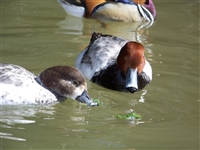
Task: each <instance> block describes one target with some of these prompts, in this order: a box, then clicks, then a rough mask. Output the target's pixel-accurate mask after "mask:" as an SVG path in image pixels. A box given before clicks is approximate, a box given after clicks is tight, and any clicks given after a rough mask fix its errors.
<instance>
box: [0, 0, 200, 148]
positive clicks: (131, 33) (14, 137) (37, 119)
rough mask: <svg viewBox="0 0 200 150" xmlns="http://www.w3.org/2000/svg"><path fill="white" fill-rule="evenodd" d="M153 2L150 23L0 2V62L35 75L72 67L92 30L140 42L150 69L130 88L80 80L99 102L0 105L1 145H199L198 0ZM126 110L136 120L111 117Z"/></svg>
mask: <svg viewBox="0 0 200 150" xmlns="http://www.w3.org/2000/svg"><path fill="white" fill-rule="evenodd" d="M154 3H155V5H156V8H157V14H158V16H157V21H156V22H155V23H154V24H153V25H152V26H149V25H148V24H141V23H121V22H120V23H119V22H102V21H97V20H92V19H83V18H76V17H72V16H69V15H66V14H65V12H64V10H63V9H62V7H61V6H60V5H59V3H58V2H57V1H54V0H49V1H48V2H47V1H29V0H15V1H10V0H1V50H0V54H1V56H0V60H1V62H4V63H12V64H17V65H20V66H23V67H25V68H26V69H28V70H30V71H31V72H33V73H34V74H36V75H37V74H39V73H40V72H41V71H42V70H44V69H45V68H48V67H50V66H55V65H71V66H74V60H75V59H76V57H77V55H78V54H79V53H80V52H81V51H82V50H83V49H84V48H85V47H86V46H87V44H88V43H89V40H90V37H91V33H92V32H94V31H95V32H101V33H105V34H112V35H116V36H120V37H123V38H126V39H129V40H136V41H139V42H141V43H142V44H143V45H144V46H145V56H146V58H147V59H148V61H149V62H150V64H151V66H152V68H153V81H152V83H151V84H150V85H148V86H147V87H146V88H145V89H144V90H142V91H141V92H138V93H135V94H130V93H122V92H116V91H111V90H108V89H105V88H103V87H100V86H98V85H95V84H93V83H91V82H90V81H87V82H88V90H89V93H90V96H91V97H93V98H98V99H100V101H101V102H102V104H101V105H100V106H99V107H91V108H90V107H88V106H85V105H81V104H79V103H77V102H75V101H72V100H70V99H68V100H67V101H65V102H64V103H61V104H56V105H49V106H41V105H28V106H24V105H21V106H1V118H0V122H1V124H0V127H1V131H0V141H1V142H0V145H1V146H0V147H1V149H81V148H82V149H198V148H199V101H200V99H199V1H197V0H191V1H164V0H160V1H158V0H157V1H156V0H155V2H154ZM0 88H3V87H0ZM130 110H133V111H135V112H136V113H138V114H140V115H141V116H142V119H141V120H139V121H138V122H137V121H134V120H121V119H116V118H115V116H116V115H117V114H126V113H127V111H130Z"/></svg>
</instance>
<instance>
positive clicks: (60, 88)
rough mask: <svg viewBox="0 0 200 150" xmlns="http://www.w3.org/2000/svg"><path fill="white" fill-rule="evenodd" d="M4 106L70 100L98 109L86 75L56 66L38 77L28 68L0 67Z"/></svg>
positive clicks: (0, 102)
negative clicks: (89, 93)
mask: <svg viewBox="0 0 200 150" xmlns="http://www.w3.org/2000/svg"><path fill="white" fill-rule="evenodd" d="M0 79H1V80H0V87H1V92H0V105H15V104H52V103H58V102H63V101H65V100H66V99H67V98H70V99H73V100H76V101H78V102H80V103H85V104H87V105H88V106H95V105H97V103H95V102H93V100H92V99H91V98H90V96H89V95H88V91H87V83H86V79H85V77H84V76H83V74H82V73H81V72H80V71H79V70H78V69H76V68H75V67H71V66H53V67H49V68H47V69H45V70H44V71H42V72H41V73H40V74H39V75H38V76H35V75H34V74H33V73H31V72H30V71H28V70H26V69H25V68H23V67H21V66H18V65H14V64H7V63H0Z"/></svg>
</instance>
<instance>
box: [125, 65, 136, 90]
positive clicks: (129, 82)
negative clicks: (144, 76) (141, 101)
mask: <svg viewBox="0 0 200 150" xmlns="http://www.w3.org/2000/svg"><path fill="white" fill-rule="evenodd" d="M137 72H138V70H137V68H136V69H131V68H129V69H128V72H127V73H126V89H127V90H128V91H129V92H131V93H135V92H136V91H138V83H137V76H138V73H137Z"/></svg>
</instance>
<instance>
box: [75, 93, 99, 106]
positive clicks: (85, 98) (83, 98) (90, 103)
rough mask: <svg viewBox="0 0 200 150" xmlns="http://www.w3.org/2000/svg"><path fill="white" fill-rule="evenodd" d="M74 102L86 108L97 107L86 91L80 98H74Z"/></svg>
mask: <svg viewBox="0 0 200 150" xmlns="http://www.w3.org/2000/svg"><path fill="white" fill-rule="evenodd" d="M76 100H77V101H78V102H81V103H85V104H87V105H88V106H97V105H98V104H97V103H95V102H93V101H92V99H91V98H90V96H89V95H88V93H87V91H86V90H84V91H83V93H82V94H81V95H80V96H78V97H76Z"/></svg>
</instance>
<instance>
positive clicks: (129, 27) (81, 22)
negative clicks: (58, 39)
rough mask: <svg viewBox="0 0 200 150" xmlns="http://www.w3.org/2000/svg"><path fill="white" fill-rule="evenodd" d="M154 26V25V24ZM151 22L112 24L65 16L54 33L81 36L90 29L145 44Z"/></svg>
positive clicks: (110, 22)
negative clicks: (85, 29)
mask: <svg viewBox="0 0 200 150" xmlns="http://www.w3.org/2000/svg"><path fill="white" fill-rule="evenodd" d="M154 24H155V23H154ZM154 24H153V23H152V22H131V23H129V22H112V21H99V20H94V19H90V20H88V19H85V18H79V17H74V16H71V15H66V17H65V19H64V20H62V21H59V22H58V23H57V24H56V25H58V26H59V29H58V30H57V31H56V33H60V34H68V35H83V34H84V32H85V31H83V30H84V28H85V27H87V30H88V28H90V33H88V34H91V32H99V31H98V30H100V31H101V32H102V33H103V34H111V33H115V34H114V35H115V36H119V37H124V38H127V39H129V40H133V41H138V42H145V41H146V40H147V38H148V34H149V33H148V28H149V27H151V26H152V25H154Z"/></svg>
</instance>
